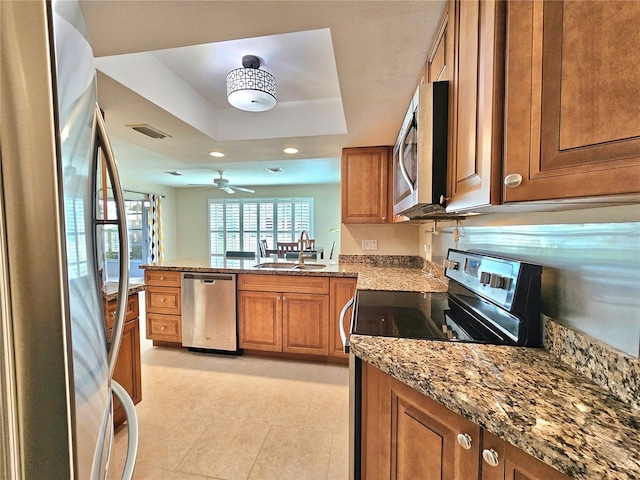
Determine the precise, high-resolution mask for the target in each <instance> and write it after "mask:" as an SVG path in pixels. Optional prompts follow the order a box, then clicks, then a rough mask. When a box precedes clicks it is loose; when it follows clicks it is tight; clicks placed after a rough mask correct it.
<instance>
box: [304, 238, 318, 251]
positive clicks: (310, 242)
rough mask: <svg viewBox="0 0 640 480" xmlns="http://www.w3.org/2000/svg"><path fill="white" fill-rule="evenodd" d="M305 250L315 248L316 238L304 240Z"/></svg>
mask: <svg viewBox="0 0 640 480" xmlns="http://www.w3.org/2000/svg"><path fill="white" fill-rule="evenodd" d="M305 245H306V246H305V247H304V249H305V250H315V248H316V239H315V238H310V239H309V240H307V241H306V242H305Z"/></svg>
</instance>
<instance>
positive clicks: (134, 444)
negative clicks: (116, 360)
mask: <svg viewBox="0 0 640 480" xmlns="http://www.w3.org/2000/svg"><path fill="white" fill-rule="evenodd" d="M111 390H112V391H113V393H114V394H115V396H116V397H118V400H120V403H121V404H122V408H123V409H124V413H125V416H126V417H127V434H128V440H127V459H126V460H125V463H124V470H123V471H122V480H131V478H132V477H133V469H134V467H135V463H136V456H137V455H138V415H137V414H136V408H135V405H134V404H133V400H131V397H130V396H129V394H128V393H127V391H126V390H125V389H124V388H123V387H122V385H120V384H119V383H118V382H116V381H115V380H113V379H112V380H111Z"/></svg>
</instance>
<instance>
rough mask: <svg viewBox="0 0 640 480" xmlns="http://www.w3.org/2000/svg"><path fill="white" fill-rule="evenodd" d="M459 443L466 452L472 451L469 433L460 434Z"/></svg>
mask: <svg viewBox="0 0 640 480" xmlns="http://www.w3.org/2000/svg"><path fill="white" fill-rule="evenodd" d="M458 443H459V444H460V446H461V447H462V448H464V449H465V450H469V449H471V435H469V434H468V433H459V434H458Z"/></svg>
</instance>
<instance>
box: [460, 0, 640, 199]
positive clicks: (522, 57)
mask: <svg viewBox="0 0 640 480" xmlns="http://www.w3.org/2000/svg"><path fill="white" fill-rule="evenodd" d="M463 3H467V2H463ZM638 19H640V2H637V1H621V2H609V1H589V2H582V1H564V2H559V1H548V2H537V1H533V2H532V1H518V2H509V3H508V5H507V32H508V33H507V43H506V89H505V155H504V175H505V178H506V179H507V180H509V183H510V185H512V187H510V188H509V187H505V189H504V201H506V202H517V201H527V200H544V199H559V198H571V197H587V196H593V195H614V194H626V193H637V192H638V191H640V101H639V99H640V35H638Z"/></svg>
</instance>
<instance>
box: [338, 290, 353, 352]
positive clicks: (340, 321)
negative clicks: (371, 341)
mask: <svg viewBox="0 0 640 480" xmlns="http://www.w3.org/2000/svg"><path fill="white" fill-rule="evenodd" d="M355 299H356V297H351V298H350V299H349V301H348V302H347V303H345V304H344V307H342V311H341V312H340V318H339V319H338V326H339V327H340V340H342V346H343V351H344V353H349V349H350V348H351V344H350V343H349V340H347V333H346V332H345V331H344V316H345V315H346V314H347V310H349V308H350V307H351V305H353V302H354V300H355ZM352 330H353V315H351V328H349V334H351V331H352Z"/></svg>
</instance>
